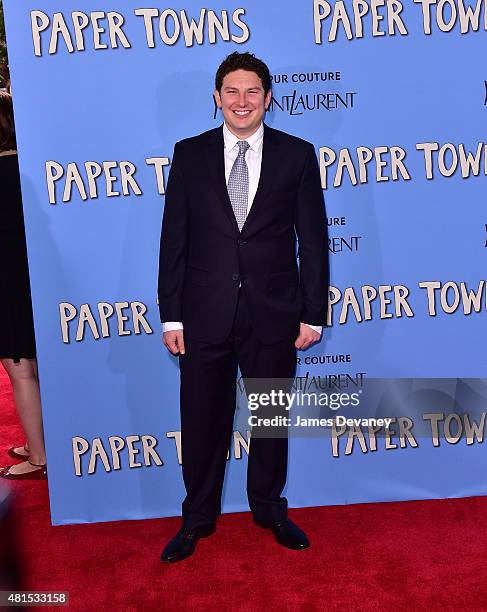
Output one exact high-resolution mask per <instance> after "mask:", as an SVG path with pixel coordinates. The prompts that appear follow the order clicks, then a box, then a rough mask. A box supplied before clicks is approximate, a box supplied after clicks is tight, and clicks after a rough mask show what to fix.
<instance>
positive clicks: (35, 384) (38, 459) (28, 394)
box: [1, 358, 46, 474]
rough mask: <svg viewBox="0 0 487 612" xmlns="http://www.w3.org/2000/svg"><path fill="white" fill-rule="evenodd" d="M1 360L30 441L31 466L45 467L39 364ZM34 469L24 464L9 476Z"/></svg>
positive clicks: (29, 361)
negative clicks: (32, 464)
mask: <svg viewBox="0 0 487 612" xmlns="http://www.w3.org/2000/svg"><path fill="white" fill-rule="evenodd" d="M1 361H2V364H3V366H4V368H5V370H6V371H7V374H8V376H9V378H10V381H11V383H12V387H13V392H14V401H15V405H16V407H17V412H18V414H19V418H20V422H21V423H22V427H23V429H24V433H25V436H26V438H27V443H28V444H27V448H28V449H29V450H30V457H29V459H30V461H31V462H32V463H35V464H37V465H43V464H44V463H45V462H46V451H45V448H44V433H43V428H42V414H41V398H40V393H39V380H38V378H37V361H36V360H35V359H21V360H20V363H14V361H13V359H6V358H5V359H2V360H1ZM34 469H36V468H35V467H32V466H31V465H30V463H29V462H28V461H25V462H23V463H20V464H18V465H15V466H13V467H12V468H11V470H10V473H11V474H18V473H23V472H29V471H32V470H34Z"/></svg>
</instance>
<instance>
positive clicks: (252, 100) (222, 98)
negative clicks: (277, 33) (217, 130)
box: [214, 69, 272, 140]
mask: <svg viewBox="0 0 487 612" xmlns="http://www.w3.org/2000/svg"><path fill="white" fill-rule="evenodd" d="M271 95H272V94H271V91H270V90H269V91H268V92H267V94H265V93H264V88H263V86H262V81H261V80H260V78H259V76H258V75H257V74H256V73H255V72H250V71H249V70H241V69H239V70H234V71H233V72H229V73H228V74H227V75H225V76H224V77H223V83H222V88H221V92H219V91H218V90H216V89H215V92H214V96H215V101H216V104H217V106H218V108H221V109H222V112H223V117H224V118H225V123H226V124H227V127H228V129H229V130H230V131H231V132H232V133H233V134H235V136H237V137H238V138H239V139H240V140H244V139H245V138H248V137H249V136H251V135H252V134H253V133H254V132H256V131H257V129H258V127H259V125H260V123H261V121H262V118H263V117H264V112H265V110H266V108H267V107H268V106H269V104H270V101H271Z"/></svg>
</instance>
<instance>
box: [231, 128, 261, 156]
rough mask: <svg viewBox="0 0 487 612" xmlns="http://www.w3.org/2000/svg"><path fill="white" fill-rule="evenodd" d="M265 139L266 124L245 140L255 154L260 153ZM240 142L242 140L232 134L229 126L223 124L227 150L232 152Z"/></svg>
mask: <svg viewBox="0 0 487 612" xmlns="http://www.w3.org/2000/svg"><path fill="white" fill-rule="evenodd" d="M263 139H264V124H263V123H262V122H261V124H260V126H259V129H258V130H257V131H256V132H254V133H253V134H252V136H249V137H248V138H245V140H246V141H247V142H248V143H249V146H250V148H251V149H252V150H253V151H255V152H258V150H259V148H260V147H261V145H262V142H263ZM239 140H241V139H240V138H238V136H235V134H232V132H230V130H229V129H228V127H227V124H226V123H225V122H223V141H224V143H225V149H226V150H227V151H230V150H231V149H233V147H234V146H235V145H236V144H237V142H238V141H239Z"/></svg>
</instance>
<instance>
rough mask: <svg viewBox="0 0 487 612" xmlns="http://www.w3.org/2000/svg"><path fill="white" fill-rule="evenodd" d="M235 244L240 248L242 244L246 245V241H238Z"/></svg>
mask: <svg viewBox="0 0 487 612" xmlns="http://www.w3.org/2000/svg"><path fill="white" fill-rule="evenodd" d="M237 244H238V245H239V246H242V244H247V241H246V240H238V241H237Z"/></svg>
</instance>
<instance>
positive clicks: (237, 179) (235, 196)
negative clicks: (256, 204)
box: [227, 140, 250, 231]
mask: <svg viewBox="0 0 487 612" xmlns="http://www.w3.org/2000/svg"><path fill="white" fill-rule="evenodd" d="M237 144H238V155H237V159H236V160H235V161H234V162H233V166H232V170H231V172H230V176H229V177H228V184H227V190H228V195H229V197H230V202H231V203H232V208H233V212H234V214H235V219H236V220H237V224H238V229H239V230H240V231H242V227H243V224H244V223H245V219H246V218H247V207H248V202H249V169H248V168H247V162H246V161H245V153H246V152H247V149H248V148H249V147H250V145H249V143H248V142H247V141H246V140H239V141H238V142H237Z"/></svg>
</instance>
